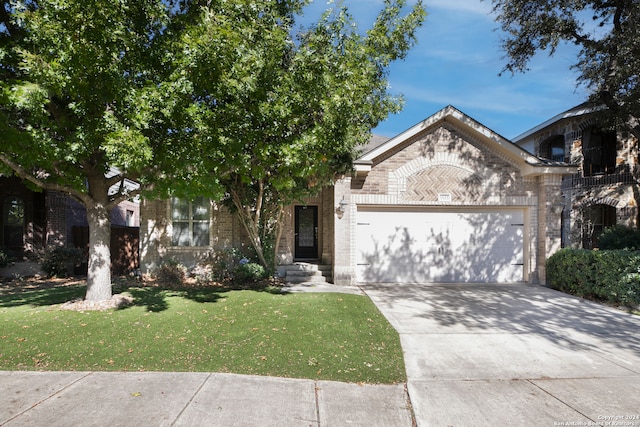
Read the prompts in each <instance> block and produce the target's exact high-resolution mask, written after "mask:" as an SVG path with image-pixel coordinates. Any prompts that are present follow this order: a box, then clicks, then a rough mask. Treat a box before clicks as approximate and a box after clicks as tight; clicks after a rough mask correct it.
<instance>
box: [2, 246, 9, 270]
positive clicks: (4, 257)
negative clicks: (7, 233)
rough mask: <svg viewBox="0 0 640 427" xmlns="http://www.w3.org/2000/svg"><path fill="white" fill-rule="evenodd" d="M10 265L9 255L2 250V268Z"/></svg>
mask: <svg viewBox="0 0 640 427" xmlns="http://www.w3.org/2000/svg"><path fill="white" fill-rule="evenodd" d="M7 265H9V255H7V254H6V253H5V252H4V251H3V250H1V249H0V268H2V267H6V266H7Z"/></svg>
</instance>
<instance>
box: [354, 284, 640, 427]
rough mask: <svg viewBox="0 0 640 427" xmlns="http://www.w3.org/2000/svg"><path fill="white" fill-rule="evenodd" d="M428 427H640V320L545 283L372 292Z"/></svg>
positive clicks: (399, 287)
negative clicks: (396, 337)
mask: <svg viewBox="0 0 640 427" xmlns="http://www.w3.org/2000/svg"><path fill="white" fill-rule="evenodd" d="M362 288H363V289H364V290H365V292H366V293H367V294H368V295H369V297H370V298H371V299H372V300H373V302H374V303H375V304H376V305H377V306H378V308H379V309H380V310H381V311H382V313H383V314H384V315H385V316H386V317H387V319H389V321H390V322H391V324H392V325H393V326H394V327H395V328H396V329H397V330H398V332H399V333H400V338H401V342H402V348H403V350H404V355H405V363H406V369H407V376H408V388H409V396H410V398H411V402H412V404H413V408H414V411H415V415H416V419H417V421H418V425H419V426H421V427H425V426H493V425H518V426H525V425H526V426H529V425H536V426H561V425H563V426H569V425H571V426H593V425H603V426H606V425H609V426H615V425H618V426H636V427H640V317H639V316H633V315H630V314H627V313H625V312H622V311H619V310H616V309H612V308H607V307H604V306H602V305H599V304H595V303H591V302H588V301H584V300H581V299H579V298H574V297H571V296H568V295H566V294H563V293H560V292H557V291H554V290H551V289H548V288H545V287H542V286H538V285H524V284H514V285H470V284H463V285H434V284H430V285H429V284H425V285H407V284H402V285H386V284H385V285H364V286H362Z"/></svg>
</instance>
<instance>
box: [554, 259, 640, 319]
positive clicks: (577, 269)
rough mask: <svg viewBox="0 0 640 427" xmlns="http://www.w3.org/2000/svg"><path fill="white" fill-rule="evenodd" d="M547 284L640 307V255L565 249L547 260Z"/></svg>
mask: <svg viewBox="0 0 640 427" xmlns="http://www.w3.org/2000/svg"><path fill="white" fill-rule="evenodd" d="M547 281H548V283H549V285H550V286H551V287H552V288H554V289H557V290H560V291H563V292H566V293H569V294H572V295H577V296H579V297H583V298H587V299H591V300H596V301H606V302H609V303H612V304H616V305H624V306H627V307H637V306H638V305H640V252H638V251H626V250H598V251H591V250H586V249H569V248H565V249H562V250H560V251H558V252H556V253H555V254H553V255H552V256H551V257H550V258H549V260H548V261H547Z"/></svg>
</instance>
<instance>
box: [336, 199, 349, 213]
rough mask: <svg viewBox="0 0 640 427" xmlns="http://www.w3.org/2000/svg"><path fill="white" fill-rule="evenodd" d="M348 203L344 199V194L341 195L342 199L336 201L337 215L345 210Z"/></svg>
mask: <svg viewBox="0 0 640 427" xmlns="http://www.w3.org/2000/svg"><path fill="white" fill-rule="evenodd" d="M348 205H349V203H347V201H346V200H345V199H344V196H342V200H340V202H339V203H338V207H337V208H336V212H337V213H338V215H342V214H344V213H345V212H346V211H347V206H348Z"/></svg>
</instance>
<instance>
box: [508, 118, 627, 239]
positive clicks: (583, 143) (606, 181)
mask: <svg viewBox="0 0 640 427" xmlns="http://www.w3.org/2000/svg"><path fill="white" fill-rule="evenodd" d="M597 114H598V112H597V110H594V109H592V108H588V107H586V106H578V107H576V108H574V109H571V110H569V111H567V112H565V113H562V114H560V115H558V116H557V117H555V118H553V119H551V120H550V121H548V122H546V124H545V125H543V126H540V127H538V128H534V129H533V130H531V131H529V132H527V133H525V134H524V135H523V137H521V138H519V139H518V140H517V141H516V143H517V144H518V145H520V146H523V147H526V148H527V149H528V150H530V151H531V152H532V153H533V154H535V155H537V156H540V157H545V155H547V154H548V153H547V152H546V147H547V144H548V142H549V141H552V140H554V138H557V140H558V141H562V142H563V148H564V157H565V160H566V161H567V162H568V163H571V164H574V165H576V166H577V168H578V170H577V173H575V174H572V175H569V176H566V177H565V178H564V179H563V182H562V186H561V187H562V193H561V202H560V206H561V209H562V215H563V229H562V233H561V237H562V238H561V240H562V244H563V245H564V246H572V247H590V245H591V244H593V242H594V241H595V238H596V237H597V236H595V235H594V233H597V232H599V231H600V230H601V226H602V224H595V226H596V227H598V228H597V229H594V224H592V222H593V221H592V219H591V218H590V215H589V212H590V209H593V208H599V207H601V208H605V209H606V208H607V207H608V208H610V209H611V210H612V212H614V215H612V218H611V220H610V221H609V222H613V223H615V224H623V225H628V226H631V227H637V226H638V225H639V224H638V215H639V210H638V200H637V198H638V196H637V193H638V190H637V181H638V179H637V178H638V141H637V140H636V138H634V137H633V136H632V135H630V134H629V133H628V132H624V131H621V130H619V129H618V130H613V131H611V132H612V134H613V135H614V138H615V141H612V142H611V144H614V145H615V146H614V147H611V149H612V150H613V152H612V153H611V154H610V159H609V164H608V165H607V167H605V168H601V170H597V171H595V172H594V171H593V170H589V162H588V161H587V159H586V157H588V156H589V155H590V151H593V147H589V146H588V138H589V132H591V131H592V130H593V129H598V128H599V125H598V120H597V118H598V116H597ZM604 148H606V147H604ZM554 208H556V209H557V206H554ZM609 222H606V221H605V224H604V225H605V226H606V225H613V224H612V223H609Z"/></svg>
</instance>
